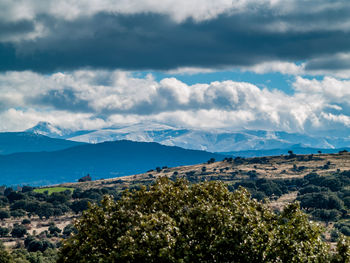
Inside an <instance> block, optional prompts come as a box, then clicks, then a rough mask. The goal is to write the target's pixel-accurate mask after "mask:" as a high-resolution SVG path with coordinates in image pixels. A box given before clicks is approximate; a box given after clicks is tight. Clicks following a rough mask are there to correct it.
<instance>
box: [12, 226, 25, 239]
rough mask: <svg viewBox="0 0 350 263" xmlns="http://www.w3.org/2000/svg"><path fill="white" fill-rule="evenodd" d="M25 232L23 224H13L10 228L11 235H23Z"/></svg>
mask: <svg viewBox="0 0 350 263" xmlns="http://www.w3.org/2000/svg"><path fill="white" fill-rule="evenodd" d="M26 234H27V229H26V228H25V227H24V226H23V225H18V224H15V225H14V226H13V228H12V231H11V235H12V236H13V237H17V238H20V237H24V235H26Z"/></svg>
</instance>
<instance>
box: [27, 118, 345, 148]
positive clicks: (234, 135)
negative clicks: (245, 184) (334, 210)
mask: <svg viewBox="0 0 350 263" xmlns="http://www.w3.org/2000/svg"><path fill="white" fill-rule="evenodd" d="M30 130H32V131H33V132H37V133H41V134H44V132H46V133H45V134H46V135H48V136H51V137H56V138H57V137H58V138H65V139H68V140H71V141H76V142H87V143H100V142H104V141H115V140H131V141H139V142H158V143H161V144H163V145H168V146H179V147H182V148H185V149H194V150H206V151H210V152H231V151H247V150H270V149H287V148H290V147H292V146H294V145H298V147H306V148H324V149H334V148H341V147H348V146H350V138H349V137H336V136H332V137H322V136H320V137H316V136H310V135H307V134H299V133H287V132H282V131H261V130H242V131H234V132H233V131H229V130H222V129H212V130H199V129H185V128H175V127H172V126H169V125H164V124H159V123H139V124H134V125H125V126H120V127H111V128H108V129H101V130H96V131H78V132H72V131H68V130H62V129H59V128H58V127H54V126H52V125H50V124H49V123H39V125H37V126H35V127H33V128H32V129H29V130H27V131H30Z"/></svg>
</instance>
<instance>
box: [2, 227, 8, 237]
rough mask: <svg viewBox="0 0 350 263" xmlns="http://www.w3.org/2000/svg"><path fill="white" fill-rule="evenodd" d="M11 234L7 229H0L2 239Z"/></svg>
mask: <svg viewBox="0 0 350 263" xmlns="http://www.w3.org/2000/svg"><path fill="white" fill-rule="evenodd" d="M9 233H10V229H8V228H7V227H0V237H6V236H7V235H8V234H9Z"/></svg>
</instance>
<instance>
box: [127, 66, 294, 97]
mask: <svg viewBox="0 0 350 263" xmlns="http://www.w3.org/2000/svg"><path fill="white" fill-rule="evenodd" d="M147 74H152V75H153V76H154V78H155V80H157V81H160V80H162V79H164V78H169V77H175V78H176V79H178V80H180V81H182V82H184V83H186V84H187V85H193V84H197V83H207V84H209V83H211V82H214V81H226V80H232V81H237V82H248V83H251V84H254V85H256V86H257V87H259V88H267V89H269V90H275V89H277V90H280V91H282V92H284V93H286V94H293V93H294V90H293V86H292V83H293V82H294V80H295V76H292V75H286V74H281V73H265V74H257V73H254V72H251V71H245V72H243V71H239V70H227V71H215V72H206V73H195V74H170V73H167V72H161V71H141V72H140V71H138V72H134V74H133V75H134V76H135V77H141V78H142V77H145V76H146V75H147Z"/></svg>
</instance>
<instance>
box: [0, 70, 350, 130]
mask: <svg viewBox="0 0 350 263" xmlns="http://www.w3.org/2000/svg"><path fill="white" fill-rule="evenodd" d="M293 88H294V94H292V95H287V94H285V93H283V92H281V91H278V90H268V89H260V88H258V87H257V86H255V85H253V84H250V83H246V82H234V81H222V82H212V83H210V84H195V85H187V84H185V83H183V82H181V81H179V80H178V79H176V78H164V79H162V80H160V81H156V80H154V78H153V76H152V75H148V76H146V77H145V78H140V77H135V76H133V74H132V73H128V72H123V71H93V70H80V71H74V72H70V73H56V74H52V75H41V74H38V73H33V72H30V71H27V72H7V73H2V74H0V120H1V121H0V123H1V124H0V130H21V129H22V130H23V129H25V128H29V127H31V126H33V125H35V124H36V123H37V122H39V121H49V122H52V123H53V124H56V125H60V126H62V127H64V128H71V129H74V130H80V129H99V128H104V127H109V126H115V125H120V124H125V123H136V122H147V121H157V122H162V123H166V124H170V125H174V126H182V127H192V128H227V129H230V130H240V129H242V128H248V129H267V130H285V131H291V132H296V131H297V132H304V131H307V132H313V131H315V130H330V129H342V128H348V127H349V126H350V81H346V80H339V79H336V78H331V77H325V78H324V79H323V80H316V79H306V78H302V77H296V79H295V81H294V83H293ZM330 127H332V128H330Z"/></svg>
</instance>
